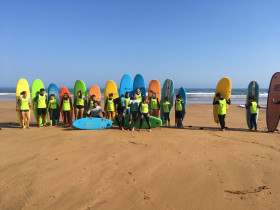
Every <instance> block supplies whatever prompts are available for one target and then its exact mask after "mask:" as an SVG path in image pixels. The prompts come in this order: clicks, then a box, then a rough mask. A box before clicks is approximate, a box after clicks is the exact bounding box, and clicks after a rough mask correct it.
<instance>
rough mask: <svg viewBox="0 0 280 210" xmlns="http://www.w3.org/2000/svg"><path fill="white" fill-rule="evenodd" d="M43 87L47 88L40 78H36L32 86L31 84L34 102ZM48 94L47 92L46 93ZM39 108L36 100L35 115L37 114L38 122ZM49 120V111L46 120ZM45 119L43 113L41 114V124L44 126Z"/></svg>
mask: <svg viewBox="0 0 280 210" xmlns="http://www.w3.org/2000/svg"><path fill="white" fill-rule="evenodd" d="M41 88H44V89H45V86H44V84H43V82H42V81H41V80H40V79H35V80H34V82H33V83H32V86H31V98H32V104H33V102H34V100H35V98H36V96H37V95H39V94H40V89H41ZM45 94H46V93H45ZM37 108H38V103H37V102H36V103H35V107H34V111H33V112H34V116H35V119H36V121H37V123H39V122H38V113H37ZM47 121H48V113H47V114H46V122H47ZM43 123H44V120H43V115H41V116H40V126H44V124H43Z"/></svg>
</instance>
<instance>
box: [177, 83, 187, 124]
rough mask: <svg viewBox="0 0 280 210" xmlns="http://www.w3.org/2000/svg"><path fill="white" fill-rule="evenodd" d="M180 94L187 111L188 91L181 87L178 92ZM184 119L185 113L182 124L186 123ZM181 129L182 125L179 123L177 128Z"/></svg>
mask: <svg viewBox="0 0 280 210" xmlns="http://www.w3.org/2000/svg"><path fill="white" fill-rule="evenodd" d="M178 94H179V95H180V96H181V100H182V102H183V104H184V108H185V110H186V107H187V94H186V91H185V88H183V87H181V88H180V89H179V91H178ZM184 119H185V112H183V113H182V122H184ZM180 127H181V123H180V122H179V120H178V122H177V128H180Z"/></svg>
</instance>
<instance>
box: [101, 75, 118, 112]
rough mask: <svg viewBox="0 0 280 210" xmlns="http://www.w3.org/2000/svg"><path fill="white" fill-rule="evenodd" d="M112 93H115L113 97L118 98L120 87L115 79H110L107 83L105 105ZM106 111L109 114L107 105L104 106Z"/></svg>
mask: <svg viewBox="0 0 280 210" xmlns="http://www.w3.org/2000/svg"><path fill="white" fill-rule="evenodd" d="M110 93H113V99H115V98H118V88H117V85H116V83H115V82H114V81H113V80H109V81H108V82H107V83H106V86H105V90H104V106H105V103H106V101H107V99H108V98H109V94H110ZM104 111H105V113H106V115H107V108H106V107H104ZM113 117H115V112H114V114H113Z"/></svg>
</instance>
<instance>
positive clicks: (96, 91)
mask: <svg viewBox="0 0 280 210" xmlns="http://www.w3.org/2000/svg"><path fill="white" fill-rule="evenodd" d="M92 95H95V96H96V97H95V98H96V100H97V101H99V106H100V105H101V91H100V88H99V87H98V86H97V85H93V86H91V87H90V89H89V91H88V102H89V101H90V97H91V96H92Z"/></svg>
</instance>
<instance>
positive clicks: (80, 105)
mask: <svg viewBox="0 0 280 210" xmlns="http://www.w3.org/2000/svg"><path fill="white" fill-rule="evenodd" d="M85 101H86V97H85V96H83V95H82V91H78V92H77V96H76V98H75V100H74V104H75V105H76V112H75V121H76V120H77V118H78V115H79V113H80V118H83V116H84V108H85Z"/></svg>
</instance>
